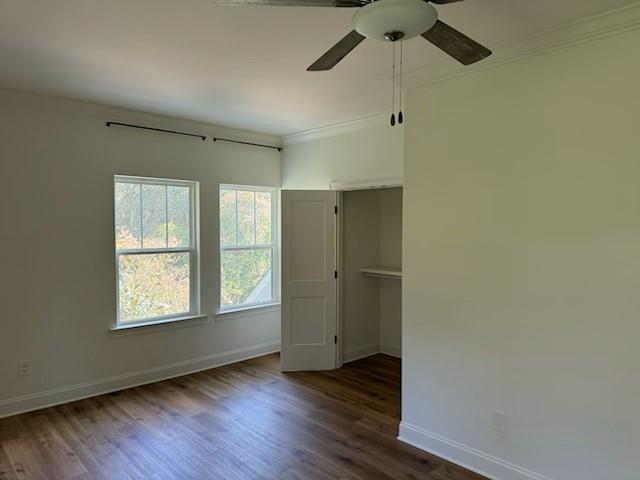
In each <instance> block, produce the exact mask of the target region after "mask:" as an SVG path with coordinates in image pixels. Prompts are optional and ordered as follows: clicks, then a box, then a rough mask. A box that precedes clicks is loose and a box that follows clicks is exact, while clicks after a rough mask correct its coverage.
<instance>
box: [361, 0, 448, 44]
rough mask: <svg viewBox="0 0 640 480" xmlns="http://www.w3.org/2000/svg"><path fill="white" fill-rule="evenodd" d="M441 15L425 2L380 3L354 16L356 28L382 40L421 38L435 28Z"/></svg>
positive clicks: (394, 0) (381, 0) (383, 0)
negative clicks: (419, 36) (421, 35)
mask: <svg viewBox="0 0 640 480" xmlns="http://www.w3.org/2000/svg"><path fill="white" fill-rule="evenodd" d="M437 19H438V12H437V11H436V9H435V8H433V6H431V4H429V3H427V2H425V1H424V0H378V1H376V2H373V3H370V4H368V5H365V6H364V7H362V8H360V9H359V10H358V11H357V12H356V14H355V15H354V16H353V19H352V20H351V23H352V25H353V29H354V30H356V31H357V32H358V33H359V34H360V35H363V36H365V37H367V38H372V39H374V40H380V41H396V40H399V39H400V38H402V39H403V40H407V39H409V38H413V37H417V36H418V35H420V34H422V33H424V32H426V31H427V30H429V29H430V28H431V27H433V26H434V25H435V23H436V20H437Z"/></svg>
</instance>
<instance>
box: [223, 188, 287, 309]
mask: <svg viewBox="0 0 640 480" xmlns="http://www.w3.org/2000/svg"><path fill="white" fill-rule="evenodd" d="M221 190H236V191H244V192H267V193H270V194H271V242H272V243H268V244H258V245H231V246H223V245H222V243H220V229H218V245H219V249H218V250H219V253H218V258H219V265H220V268H219V269H218V285H219V286H218V309H217V310H216V315H218V316H221V315H225V314H229V313H237V312H243V311H246V310H257V309H262V308H265V309H267V308H272V307H274V306H278V305H280V217H279V215H278V212H279V208H278V206H279V205H280V193H279V189H278V188H276V187H264V186H260V187H259V186H251V185H232V184H224V183H223V184H220V185H219V188H218V202H220V191H221ZM254 209H255V203H254ZM237 219H238V215H237V200H236V222H237ZM219 222H220V204H219V203H218V224H219ZM254 224H255V211H254ZM253 234H254V236H255V226H254V233H253ZM236 235H237V225H236ZM259 249H265V250H266V249H270V250H271V292H272V293H271V299H270V300H268V301H266V302H259V303H245V304H242V305H229V306H226V307H223V306H222V297H221V293H222V252H224V251H239V250H259Z"/></svg>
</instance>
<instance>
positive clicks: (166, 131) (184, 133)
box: [107, 122, 207, 142]
mask: <svg viewBox="0 0 640 480" xmlns="http://www.w3.org/2000/svg"><path fill="white" fill-rule="evenodd" d="M111 125H117V126H120V127H129V128H139V129H141V130H152V131H154V132H162V133H172V134H174V135H184V136H185V137H196V138H201V139H202V141H203V142H204V141H205V140H206V139H207V137H205V136H204V135H197V134H195V133H186V132H178V131H176V130H165V129H163V128H154V127H144V126H142V125H132V124H130V123H120V122H107V127H110V126H111Z"/></svg>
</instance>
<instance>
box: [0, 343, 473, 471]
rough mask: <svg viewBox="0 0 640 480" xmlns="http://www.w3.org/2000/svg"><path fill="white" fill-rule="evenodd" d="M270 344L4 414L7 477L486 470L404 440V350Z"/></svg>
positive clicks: (1, 434) (0, 455)
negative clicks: (307, 367)
mask: <svg viewBox="0 0 640 480" xmlns="http://www.w3.org/2000/svg"><path fill="white" fill-rule="evenodd" d="M278 364H279V359H278V356H277V355H269V356H265V357H261V358H256V359H253V360H248V361H245V362H241V363H237V364H234V365H229V366H226V367H221V368H216V369H212V370H208V371H206V372H201V373H196V374H192V375H188V376H185V377H181V378H177V379H174V380H167V381H164V382H159V383H155V384H152V385H147V386H143V387H138V388H133V389H129V390H124V391H121V392H117V393H114V394H109V395H102V396H99V397H95V398H90V399H87V400H81V401H78V402H74V403H69V404H67V405H63V406H60V407H54V408H48V409H45V410H40V411H37V412H33V413H28V414H23V415H19V416H15V417H10V418H6V419H3V420H0V447H1V448H0V479H2V480H14V479H46V480H52V479H82V480H85V479H117V480H127V479H145V480H168V479H176V480H178V479H180V480H185V479H189V480H191V479H221V480H222V479H224V480H248V479H282V480H308V479H319V480H320V479H321V480H325V479H340V480H356V479H360V480H395V479H414V480H418V479H425V480H479V479H481V477H479V476H478V475H475V474H472V473H469V472H466V471H464V470H462V469H460V468H458V467H455V466H453V465H450V464H448V463H446V462H444V461H442V460H439V459H438V458H436V457H433V456H431V455H428V454H426V453H424V452H421V451H420V450H417V449H415V448H413V447H410V446H408V445H405V444H403V443H401V442H399V441H398V440H396V435H397V433H398V422H399V418H400V362H399V360H396V359H394V358H392V357H388V356H385V355H376V356H374V357H370V358H367V359H364V360H359V361H357V362H353V363H350V364H348V365H346V366H345V367H344V368H341V369H340V370H336V371H333V372H323V373H289V374H283V373H280V371H279V370H278Z"/></svg>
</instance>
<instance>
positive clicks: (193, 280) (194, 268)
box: [113, 175, 202, 330]
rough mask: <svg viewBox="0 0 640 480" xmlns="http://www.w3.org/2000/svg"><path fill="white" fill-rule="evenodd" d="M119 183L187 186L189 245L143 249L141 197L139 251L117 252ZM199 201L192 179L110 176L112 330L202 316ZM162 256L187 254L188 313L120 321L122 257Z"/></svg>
mask: <svg viewBox="0 0 640 480" xmlns="http://www.w3.org/2000/svg"><path fill="white" fill-rule="evenodd" d="M118 183H129V184H134V185H140V186H141V188H142V185H160V186H164V187H165V188H166V187H171V186H174V187H187V188H188V189H189V245H188V246H186V247H166V248H146V249H145V248H144V239H143V234H144V232H143V229H142V217H143V210H142V196H141V197H140V202H141V208H140V219H141V220H140V221H141V224H140V227H141V228H140V248H126V249H118V248H117V247H115V245H116V235H117V234H116V185H117V184H118ZM166 195H167V192H166V191H165V222H166V221H167V220H168V218H167V208H168V202H167V199H168V197H167V196H166ZM199 198H200V184H199V182H197V181H191V180H174V179H167V178H155V177H138V176H130V175H114V176H113V233H114V238H113V244H114V251H115V271H116V323H115V326H114V329H115V330H118V329H127V328H135V327H139V326H144V325H156V324H159V323H170V322H176V321H181V320H190V319H193V318H198V317H201V316H202V315H201V307H200V234H199V233H200V231H199V221H198V220H199V218H200V209H199ZM163 253H188V254H189V311H187V312H177V313H172V314H169V315H158V316H155V317H148V318H143V319H137V320H128V321H127V320H124V321H123V320H122V319H121V316H120V258H121V257H122V256H134V255H135V256H138V255H153V254H163Z"/></svg>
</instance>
